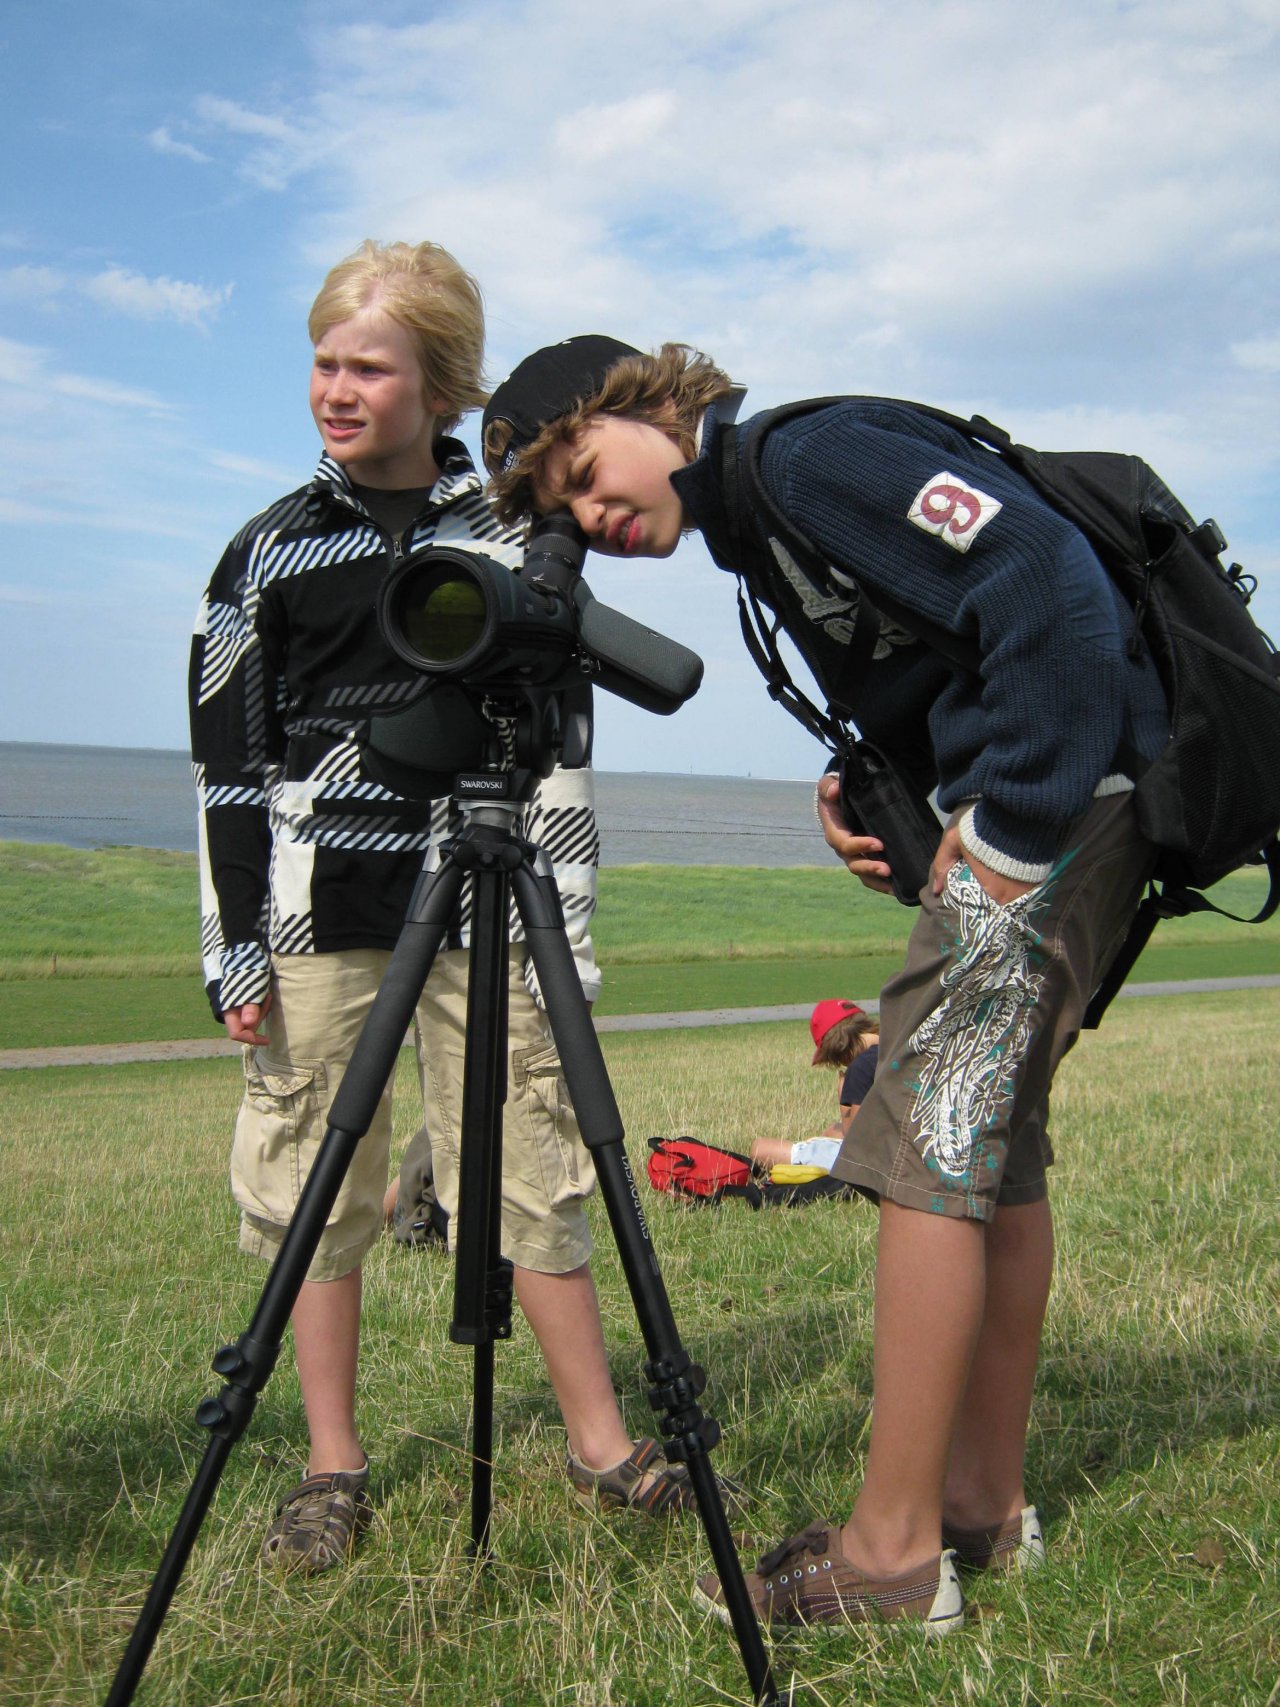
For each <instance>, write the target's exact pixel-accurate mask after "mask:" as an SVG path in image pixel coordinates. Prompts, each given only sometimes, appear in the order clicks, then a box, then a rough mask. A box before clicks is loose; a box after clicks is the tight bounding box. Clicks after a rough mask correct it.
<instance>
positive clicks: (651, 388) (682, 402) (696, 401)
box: [483, 344, 735, 525]
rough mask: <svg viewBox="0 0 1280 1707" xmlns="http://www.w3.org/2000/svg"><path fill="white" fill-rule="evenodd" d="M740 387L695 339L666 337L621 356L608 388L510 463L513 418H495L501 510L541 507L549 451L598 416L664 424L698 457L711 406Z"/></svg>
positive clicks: (490, 442) (508, 518) (486, 448)
mask: <svg viewBox="0 0 1280 1707" xmlns="http://www.w3.org/2000/svg"><path fill="white" fill-rule="evenodd" d="M734 389H735V387H734V384H733V381H732V380H731V379H730V378H729V376H728V374H727V373H725V372H724V371H723V369H721V368H718V367H717V366H716V365H715V363H714V362H713V361H712V360H711V357H710V356H706V355H703V353H702V351H701V350H695V349H693V348H692V347H691V346H690V345H688V344H663V346H662V348H661V349H660V350H659V351H658V353H657V355H653V356H646V355H641V354H639V353H637V354H636V355H634V356H622V357H620V358H619V359H618V361H616V362H615V363H614V365H613V366H612V367H611V368H610V369H609V372H608V374H607V376H606V377H605V380H604V383H603V385H601V387H600V389H599V390H598V391H597V392H595V393H594V395H593V396H591V397H587V398H584V399H583V400H582V401H581V402H580V403H578V404H576V405H575V406H574V407H573V408H572V409H570V410H568V411H567V412H566V413H565V414H563V415H559V416H557V418H556V419H555V420H554V421H549V422H548V423H547V425H546V426H545V427H544V428H543V429H542V431H541V432H540V433H539V434H538V436H537V438H536V439H534V440H533V441H532V442H531V443H530V444H528V445H526V446H525V448H524V449H523V450H522V451H521V452H520V454H519V456H517V457H516V459H515V461H514V462H513V463H512V465H511V467H510V468H508V469H503V467H502V459H503V457H504V455H505V454H506V449H507V445H508V443H509V441H510V437H511V428H510V423H509V422H506V421H503V420H497V421H492V422H490V424H489V427H488V429H487V430H486V432H485V438H484V445H483V454H484V460H485V466H486V467H487V468H488V469H489V472H490V474H491V475H492V479H491V481H490V486H489V490H490V493H491V495H492V498H493V504H494V508H495V510H496V511H497V513H498V516H499V518H500V519H501V520H502V521H503V522H505V523H507V524H508V525H510V524H511V523H513V522H517V521H519V519H520V518H521V516H527V515H531V514H533V512H534V510H535V508H536V504H535V501H534V487H535V486H536V485H537V483H538V479H539V477H540V475H541V473H542V465H543V463H544V461H545V459H546V457H547V454H548V452H549V451H551V450H552V449H553V448H554V447H555V446H556V445H558V444H563V443H565V442H566V441H567V440H570V439H572V438H574V437H575V435H576V434H578V433H579V432H581V430H582V428H583V427H585V426H586V425H587V423H588V422H589V421H591V420H592V418H593V417H594V416H596V415H620V416H623V417H624V418H625V419H627V420H629V421H643V422H645V423H646V424H647V425H649V426H652V427H658V428H660V429H661V430H662V431H663V432H664V433H666V434H667V436H668V437H669V438H671V439H673V440H674V441H675V443H676V444H677V445H679V447H680V450H681V451H682V453H683V454H684V456H685V457H686V459H687V460H688V461H690V462H691V461H692V460H693V457H694V455H695V453H696V450H697V435H698V420H699V417H700V416H701V414H702V412H703V410H704V409H705V408H706V407H707V405H708V404H709V403H714V402H715V400H716V399H717V398H718V397H724V396H725V395H726V394H727V393H728V392H730V391H733V390H734Z"/></svg>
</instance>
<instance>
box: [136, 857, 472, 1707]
mask: <svg viewBox="0 0 1280 1707" xmlns="http://www.w3.org/2000/svg"><path fill="white" fill-rule="evenodd" d="M461 887H462V872H461V871H460V870H459V869H458V868H457V867H456V866H454V865H453V864H452V863H451V862H449V861H447V860H446V861H445V862H444V863H443V864H442V863H440V862H439V860H437V859H434V858H433V861H432V863H431V864H430V865H429V866H428V869H427V870H426V871H425V872H424V873H423V876H422V878H421V879H420V880H419V883H418V887H417V889H416V890H415V891H414V898H413V901H412V903H411V904H410V908H409V918H408V921H407V922H406V924H405V927H404V929H403V931H402V932H401V933H400V938H399V941H398V942H397V943H396V947H395V951H394V953H393V954H392V956H391V961H390V964H389V965H388V967H387V971H386V975H385V977H384V978H383V981H382V984H381V986H380V987H379V990H378V994H377V996H376V997H375V998H374V1002H373V1007H372V1008H371V1010H370V1013H369V1018H368V1020H367V1021H366V1022H365V1027H364V1030H363V1031H362V1032H361V1034H360V1037H359V1040H358V1042H357V1043H356V1046H355V1049H354V1050H353V1051H352V1055H351V1060H350V1063H349V1064H348V1066H347V1070H346V1072H345V1073H344V1074H343V1078H342V1084H341V1085H340V1086H339V1088H338V1094H337V1095H336V1096H335V1097H334V1099H333V1106H332V1108H331V1109H330V1111H329V1124H328V1127H327V1129H326V1131H325V1135H324V1141H323V1142H322V1144H321V1146H320V1150H319V1152H318V1154H317V1156H316V1159H315V1161H314V1163H313V1164H312V1167H311V1171H310V1173H309V1174H308V1175H307V1181H306V1184H305V1185H304V1186H303V1188H302V1193H301V1195H300V1196H299V1198H298V1206H297V1208H296V1210H295V1211H294V1214H293V1219H292V1220H291V1221H290V1223H289V1230H288V1232H287V1233H286V1234H285V1237H284V1241H283V1243H282V1244H281V1246H280V1250H279V1252H278V1254H277V1256H276V1259H275V1261H274V1262H273V1263H272V1265H271V1272H270V1274H269V1275H268V1276H267V1282H266V1285H265V1287H264V1288H263V1291H262V1295H261V1297H260V1298H259V1300H258V1305H257V1308H256V1309H255V1311H254V1313H253V1317H252V1319H251V1321H250V1323H249V1326H248V1328H247V1329H246V1330H245V1332H244V1333H243V1334H242V1335H241V1336H240V1338H239V1339H238V1340H237V1341H236V1342H235V1344H234V1345H225V1346H223V1347H222V1349H221V1351H219V1352H218V1353H217V1355H216V1356H215V1358H214V1360H213V1367H214V1370H215V1372H216V1373H217V1374H219V1375H221V1376H222V1377H223V1378H224V1381H225V1385H224V1386H223V1388H222V1391H221V1392H220V1393H219V1394H218V1395H217V1396H216V1397H211V1398H208V1399H205V1400H203V1401H202V1402H201V1404H200V1406H199V1408H198V1410H197V1411H196V1421H197V1422H198V1423H200V1425H201V1426H202V1427H203V1428H207V1429H208V1430H209V1432H210V1433H211V1434H212V1435H213V1439H212V1440H211V1441H210V1442H209V1444H208V1446H207V1447H206V1449H205V1455H204V1458H203V1460H202V1461H201V1464H200V1467H199V1469H198V1470H197V1472H196V1476H195V1480H194V1481H193V1483H192V1486H191V1490H190V1492H189V1493H188V1495H187V1499H186V1503H185V1504H184V1506H183V1508H182V1511H181V1513H180V1514H179V1517H178V1521H177V1523H176V1525H175V1526H174V1530H173V1533H172V1535H171V1536H170V1538H169V1544H168V1546H167V1548H166V1549H165V1553H164V1557H163V1558H162V1559H161V1561H160V1566H159V1569H158V1570H157V1572H156V1575H155V1577H154V1579H153V1580H152V1584H151V1588H150V1591H149V1593H148V1595H147V1599H146V1601H145V1603H144V1605H143V1608H142V1612H141V1613H140V1615H139V1617H138V1621H137V1623H136V1624H135V1625H134V1628H133V1634H132V1635H131V1637H130V1639H129V1644H128V1646H127V1647H126V1649H125V1653H124V1657H123V1659H122V1660H121V1662H120V1665H119V1668H118V1669H117V1671H116V1676H115V1680H114V1682H113V1683H112V1686H111V1689H110V1692H109V1693H108V1695H107V1698H106V1707H125V1704H126V1703H127V1702H130V1701H132V1699H133V1695H134V1691H135V1690H136V1688H137V1686H138V1683H139V1680H140V1679H141V1677H142V1671H143V1668H144V1667H145V1665H146V1663H147V1659H148V1657H149V1655H150V1653H151V1650H152V1648H153V1647H154V1645H155V1640H156V1637H157V1636H158V1635H159V1633H160V1626H161V1624H162V1623H163V1622H164V1618H165V1614H166V1613H167V1611H168V1609H169V1604H170V1602H171V1601H172V1599H173V1596H174V1594H175V1592H176V1591H177V1587H178V1583H179V1581H180V1579H181V1576H182V1572H183V1568H184V1567H185V1565H186V1562H187V1559H188V1557H189V1556H190V1553H191V1549H192V1547H193V1546H194V1545H195V1541H196V1537H197V1536H198V1534H199V1532H200V1527H201V1525H202V1523H203V1522H204V1518H205V1515H206V1513H207V1511H208V1509H209V1505H210V1503H211V1501H212V1499H213V1496H214V1493H215V1492H216V1491H217V1486H218V1482H219V1479H220V1478H221V1475H222V1470H223V1467H224V1465H225V1464H226V1461H227V1458H228V1457H229V1456H230V1452H231V1448H232V1446H233V1445H234V1444H235V1442H236V1441H237V1440H238V1439H239V1438H240V1436H241V1435H242V1434H243V1433H244V1431H245V1429H246V1428H247V1427H248V1424H249V1419H250V1418H251V1417H252V1415H253V1410H254V1406H255V1405H256V1404H257V1397H258V1394H259V1393H260V1392H261V1391H262V1389H263V1387H265V1386H266V1384H267V1381H268V1379H269V1378H270V1375H271V1371H272V1369H273V1368H274V1366H275V1361H276V1358H277V1357H278V1356H279V1354H280V1344H281V1340H282V1339H283V1336H284V1330H285V1327H286V1325H287V1324H288V1321H289V1316H290V1313H291V1312H292V1310H293V1306H294V1304H295V1302H296V1301H297V1297H298V1292H299V1290H300V1289H301V1286H302V1282H303V1281H304V1280H305V1278H306V1274H307V1270H308V1268H309V1267H310V1266H311V1259H312V1257H313V1256H314V1255H315V1251H316V1246H317V1245H318V1244H319V1242H320V1236H321V1234H322V1233H323V1231H324V1225H325V1222H326V1221H327V1220H328V1218H329V1212H330V1210H331V1209H332V1208H333V1204H334V1201H335V1199H336V1198H337V1195H338V1191H339V1189H340V1187H341V1185H342V1181H343V1179H344V1178H345V1177H346V1173H347V1169H348V1168H349V1167H350V1166H351V1158H352V1156H353V1155H354V1154H355V1148H356V1145H357V1144H358V1143H359V1141H360V1139H361V1138H362V1137H363V1136H364V1134H365V1133H366V1132H367V1131H368V1129H369V1126H370V1124H371V1123H372V1120H373V1116H374V1114H375V1112H376V1111H377V1106H378V1100H379V1098H380V1097H381V1095H382V1091H383V1087H384V1086H385V1085H386V1082H387V1079H388V1077H389V1076H390V1074H391V1071H392V1069H393V1068H394V1066H395V1063H396V1057H397V1055H398V1054H399V1053H400V1046H401V1044H402V1043H403V1041H404V1035H405V1032H406V1031H407V1030H408V1028H409V1024H410V1022H411V1021H412V1019H413V1013H414V1009H415V1008H416V1006H417V1003H418V998H419V997H420V996H421V994H422V989H423V986H424V984H425V983H426V981H427V977H428V975H429V974H430V971H431V966H432V962H433V961H434V960H435V957H436V953H437V951H438V949H439V946H440V943H441V942H442V941H443V939H444V933H445V931H446V930H447V929H448V925H449V920H450V918H451V916H452V914H453V910H454V907H455V905H456V902H457V899H458V893H459V891H460V889H461Z"/></svg>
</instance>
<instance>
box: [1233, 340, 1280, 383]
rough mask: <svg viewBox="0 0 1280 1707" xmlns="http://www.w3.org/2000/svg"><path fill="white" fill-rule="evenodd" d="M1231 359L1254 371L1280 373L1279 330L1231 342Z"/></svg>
mask: <svg viewBox="0 0 1280 1707" xmlns="http://www.w3.org/2000/svg"><path fill="white" fill-rule="evenodd" d="M1231 359H1232V361H1234V362H1235V363H1236V364H1237V365H1238V366H1240V367H1242V368H1248V369H1249V370H1250V371H1251V372H1254V373H1280V332H1277V333H1273V334H1272V335H1271V336H1270V337H1262V338H1250V339H1248V340H1247V341H1246V342H1245V343H1243V344H1232V346H1231Z"/></svg>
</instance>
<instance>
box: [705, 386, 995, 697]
mask: <svg viewBox="0 0 1280 1707" xmlns="http://www.w3.org/2000/svg"><path fill="white" fill-rule="evenodd" d="M862 402H868V403H889V404H892V405H893V407H894V408H899V409H910V410H912V411H914V413H916V414H918V415H927V416H929V417H930V418H931V419H933V420H937V421H941V422H942V423H943V424H944V425H946V426H950V427H954V428H955V429H956V430H957V431H959V432H966V433H967V434H968V436H969V437H970V438H973V437H976V436H977V435H976V434H975V433H973V432H972V431H971V430H970V428H969V425H968V423H966V422H964V421H962V420H960V418H959V417H958V416H956V415H948V414H947V413H946V412H945V410H942V409H931V408H929V407H928V406H927V405H926V404H923V403H908V402H905V401H903V400H901V399H899V398H894V397H868V398H863V397H855V396H848V397H811V398H807V399H805V400H804V401H802V402H799V403H784V404H783V405H782V406H781V407H780V408H777V409H770V410H768V411H767V412H766V413H764V414H762V415H757V416H756V417H755V419H754V420H753V421H751V422H750V423H749V424H748V426H747V427H746V429H745V432H746V437H745V442H744V443H743V446H742V455H741V459H740V460H739V458H738V457H737V455H736V446H735V445H734V442H733V437H732V435H726V438H727V439H728V441H729V442H728V444H727V445H726V447H725V452H724V457H725V470H724V472H725V497H726V507H728V508H731V509H733V510H735V511H736V512H737V513H736V514H734V515H733V516H732V517H731V523H730V528H731V537H732V538H733V541H734V547H735V550H737V549H738V548H739V540H740V538H741V527H742V519H743V515H744V513H750V512H752V511H754V512H756V513H758V514H760V515H762V516H763V517H764V518H765V521H766V524H767V525H768V527H769V528H770V530H771V531H772V532H773V533H775V534H776V535H777V537H778V538H779V539H780V540H781V542H782V544H783V545H784V546H785V547H786V548H787V550H788V551H789V552H790V553H791V555H792V557H793V558H794V559H795V560H796V562H797V563H799V564H800V565H801V567H802V568H804V569H805V571H806V573H808V574H809V575H810V576H811V577H814V576H818V577H820V576H822V575H824V574H825V571H826V564H825V561H824V559H823V557H822V555H821V553H820V552H819V551H818V549H817V547H816V546H815V545H814V544H813V542H812V541H811V540H809V539H808V538H807V537H806V536H805V535H804V534H803V533H801V532H800V530H799V528H797V527H796V525H795V523H794V522H793V521H792V520H791V518H790V516H788V515H787V514H786V512H785V511H784V510H783V509H782V508H781V507H780V506H779V505H778V504H777V503H775V502H774V499H773V496H772V494H771V493H770V492H769V489H768V487H767V486H766V485H765V482H764V478H763V475H762V473H761V466H760V465H761V457H762V454H763V450H764V442H765V439H766V438H767V437H768V435H769V434H770V433H771V432H772V431H773V430H774V428H775V427H780V426H782V425H783V424H784V423H785V422H787V421H792V420H795V419H797V418H798V417H799V416H802V415H812V414H815V413H816V412H817V411H818V410H819V409H830V408H833V407H834V406H835V405H837V404H840V403H862ZM991 431H992V433H993V434H996V435H999V433H1000V429H999V428H992V429H991ZM1003 437H1004V440H1005V441H1006V442H1011V441H1010V440H1009V436H1008V434H1007V433H1006V434H1004V435H1003ZM731 458H732V461H733V464H734V467H733V470H732V474H731V475H730V472H729V469H728V463H729V461H730V459H731ZM730 481H731V482H732V484H730ZM731 497H732V504H730V498H731ZM842 570H843V571H844V572H845V573H848V570H847V568H845V566H844V565H842ZM886 617H887V618H888V619H889V620H890V621H891V622H893V623H894V624H896V625H897V626H898V627H899V628H903V629H905V630H906V632H907V633H908V634H913V635H914V636H915V637H916V639H917V640H919V641H921V642H922V643H923V644H924V645H926V646H928V647H930V648H931V649H932V650H933V651H935V652H937V653H938V654H939V655H940V656H941V657H943V658H945V659H946V660H947V662H948V663H950V664H953V665H955V667H956V668H957V669H959V670H964V671H965V672H966V673H967V674H969V675H976V674H977V673H978V660H979V653H978V649H977V648H976V647H975V646H970V645H968V644H966V642H965V641H963V640H962V639H961V638H960V637H959V636H958V635H955V634H949V633H948V632H947V631H946V629H944V628H941V627H940V626H938V625H937V624H935V623H932V622H930V621H929V620H928V618H927V617H925V616H923V615H921V613H920V612H918V611H914V610H909V609H908V608H907V607H906V606H905V605H902V604H899V602H898V601H897V600H896V599H894V598H892V597H890V596H889V595H888V594H887V593H884V592H883V591H877V593H876V595H875V602H874V603H873V602H872V601H871V599H870V598H869V597H868V595H867V592H866V589H865V588H864V587H862V586H861V585H859V588H858V610H857V616H856V618H855V621H854V631H853V637H852V639H851V640H850V643H849V647H848V650H847V651H846V653H845V656H844V660H843V665H842V668H841V671H840V676H839V679H838V681H836V682H834V683H833V684H832V687H831V692H830V699H831V704H832V707H833V708H834V709H835V710H836V711H837V712H838V713H839V714H840V715H842V716H847V708H848V705H849V702H850V698H851V696H852V693H853V691H854V689H855V687H856V685H857V684H858V683H859V682H860V681H861V680H862V678H863V675H864V673H865V671H866V668H867V666H868V664H870V662H871V659H872V657H873V655H874V653H875V647H876V642H877V640H878V639H879V638H880V630H881V628H882V627H883V625H884V620H885V618H886Z"/></svg>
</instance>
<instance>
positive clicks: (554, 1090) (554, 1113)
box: [511, 1042, 595, 1204]
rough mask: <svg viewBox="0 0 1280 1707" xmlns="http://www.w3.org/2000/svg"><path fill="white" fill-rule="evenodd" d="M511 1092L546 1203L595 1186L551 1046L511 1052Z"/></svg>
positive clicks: (558, 1058)
mask: <svg viewBox="0 0 1280 1707" xmlns="http://www.w3.org/2000/svg"><path fill="white" fill-rule="evenodd" d="M511 1089H512V1093H513V1095H514V1097H515V1099H516V1101H517V1102H518V1103H519V1104H520V1107H521V1111H522V1113H523V1115H524V1123H525V1124H526V1125H527V1128H528V1131H529V1136H530V1137H531V1139H532V1141H533V1145H534V1150H535V1153H536V1155H537V1157H538V1160H539V1164H540V1168H541V1173H542V1183H543V1189H544V1190H545V1193H546V1196H547V1201H548V1202H549V1203H552V1204H555V1203H561V1202H564V1201H565V1200H566V1199H569V1198H573V1197H580V1196H582V1195H583V1193H584V1192H585V1191H589V1190H590V1189H591V1187H592V1185H593V1184H594V1182H595V1173H594V1169H592V1167H591V1163H590V1161H589V1159H588V1157H587V1154H586V1151H585V1149H584V1147H583V1144H582V1139H581V1137H580V1136H579V1133H578V1124H577V1121H576V1119H575V1118H574V1113H573V1107H572V1105H571V1103H570V1101H569V1088H568V1086H567V1085H566V1083H565V1079H564V1070H563V1068H562V1067H561V1065H560V1056H559V1053H558V1051H557V1049H556V1046H555V1044H554V1042H550V1043H542V1044H535V1045H534V1046H533V1047H531V1048H529V1049H517V1050H513V1051H512V1055H511Z"/></svg>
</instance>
